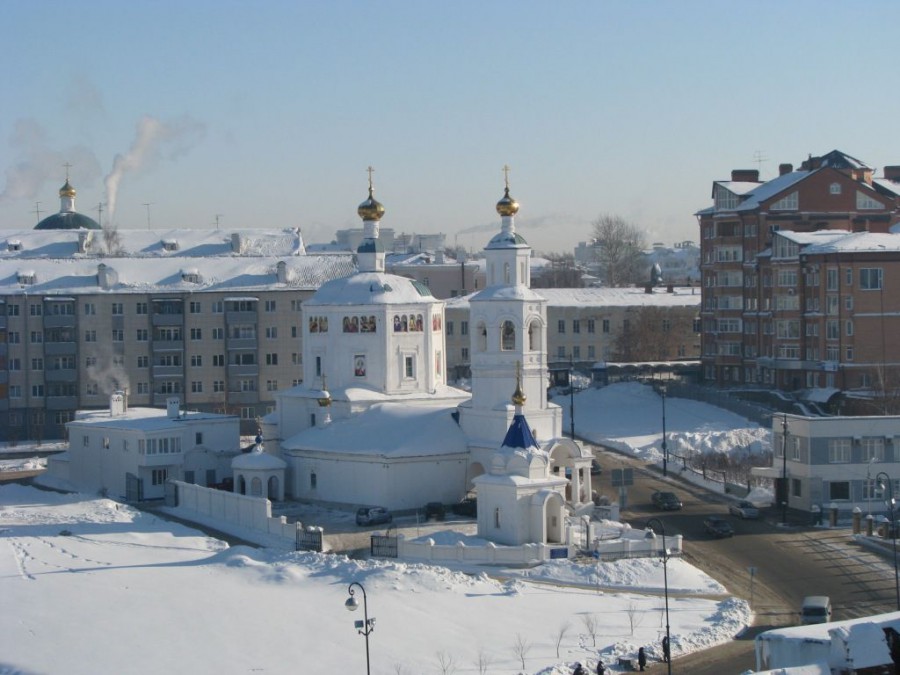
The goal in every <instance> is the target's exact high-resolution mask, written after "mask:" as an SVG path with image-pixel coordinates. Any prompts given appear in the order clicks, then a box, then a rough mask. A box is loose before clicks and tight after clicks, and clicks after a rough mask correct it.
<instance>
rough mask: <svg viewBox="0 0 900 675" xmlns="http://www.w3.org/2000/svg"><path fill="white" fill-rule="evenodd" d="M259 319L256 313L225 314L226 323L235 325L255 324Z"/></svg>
mask: <svg viewBox="0 0 900 675" xmlns="http://www.w3.org/2000/svg"><path fill="white" fill-rule="evenodd" d="M258 320H259V319H258V318H257V315H256V312H228V311H226V312H225V323H226V324H230V325H234V324H255V323H257V321H258Z"/></svg>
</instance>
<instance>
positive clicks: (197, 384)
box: [191, 380, 203, 394]
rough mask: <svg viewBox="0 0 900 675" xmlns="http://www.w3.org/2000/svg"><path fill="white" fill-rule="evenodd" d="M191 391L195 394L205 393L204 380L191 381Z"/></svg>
mask: <svg viewBox="0 0 900 675" xmlns="http://www.w3.org/2000/svg"><path fill="white" fill-rule="evenodd" d="M191 393H193V394H202V393H203V382H201V381H200V380H194V381H193V382H191Z"/></svg>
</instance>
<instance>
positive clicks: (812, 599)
mask: <svg viewBox="0 0 900 675" xmlns="http://www.w3.org/2000/svg"><path fill="white" fill-rule="evenodd" d="M829 621H831V599H830V598H829V597H828V596H827V595H808V596H806V597H805V598H803V604H802V605H801V606H800V623H801V625H803V626H808V625H809V624H811V623H828V622H829Z"/></svg>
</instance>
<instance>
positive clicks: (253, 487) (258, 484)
mask: <svg viewBox="0 0 900 675" xmlns="http://www.w3.org/2000/svg"><path fill="white" fill-rule="evenodd" d="M250 494H251V495H252V496H253V497H260V496H262V481H261V480H260V479H259V478H254V479H253V480H251V481H250Z"/></svg>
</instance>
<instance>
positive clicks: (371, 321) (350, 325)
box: [342, 316, 376, 333]
mask: <svg viewBox="0 0 900 675" xmlns="http://www.w3.org/2000/svg"><path fill="white" fill-rule="evenodd" d="M342 326H343V331H344V332H345V333H374V332H376V323H375V317H374V316H345V317H344V319H343V322H342Z"/></svg>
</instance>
